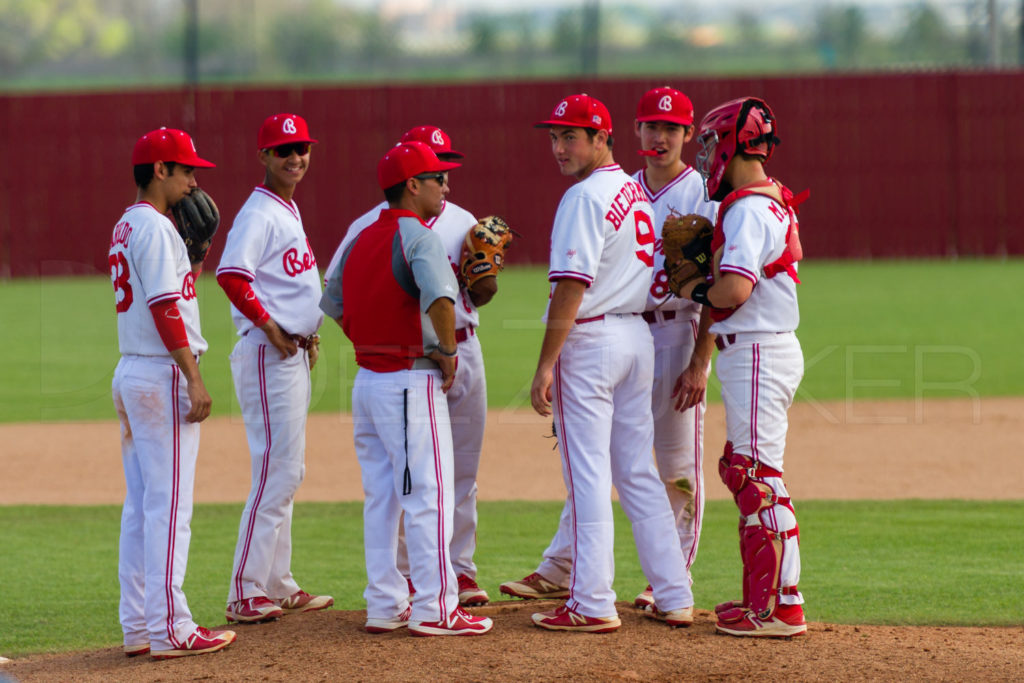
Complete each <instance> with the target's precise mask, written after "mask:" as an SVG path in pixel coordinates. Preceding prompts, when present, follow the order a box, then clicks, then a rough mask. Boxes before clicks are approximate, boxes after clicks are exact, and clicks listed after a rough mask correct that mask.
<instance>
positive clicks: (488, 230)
mask: <svg viewBox="0 0 1024 683" xmlns="http://www.w3.org/2000/svg"><path fill="white" fill-rule="evenodd" d="M513 236H516V237H518V236H519V233H517V232H516V231H515V230H513V229H512V228H510V227H508V223H506V222H505V220H504V219H502V218H500V217H498V216H486V217H484V218H481V219H480V220H479V221H477V224H476V225H474V226H473V227H472V228H470V229H469V232H468V233H466V241H465V242H464V243H463V245H462V263H461V264H460V267H459V273H460V274H461V275H462V279H463V281H464V282H465V283H466V287H467V288H469V289H472V288H473V285H474V284H476V283H477V282H478V281H479V280H482V279H483V278H485V277H496V276H497V275H498V271H500V270H502V269H503V268H504V267H505V250H506V249H508V248H509V246H510V245H511V244H512V237H513Z"/></svg>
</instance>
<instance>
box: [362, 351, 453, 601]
mask: <svg viewBox="0 0 1024 683" xmlns="http://www.w3.org/2000/svg"><path fill="white" fill-rule="evenodd" d="M352 420H353V435H354V440H355V448H356V456H357V457H358V459H359V467H360V469H361V471H362V479H363V494H364V503H363V538H364V544H365V555H366V576H367V586H366V590H365V592H364V593H363V597H365V598H366V616H367V618H369V619H391V618H394V617H396V616H398V615H400V614H401V613H402V612H403V611H405V609H406V607H408V605H409V587H408V585H407V583H406V581H405V578H404V577H403V576H402V574H401V573H400V572H399V571H398V566H397V552H398V525H399V521H400V519H401V518H402V517H403V515H404V528H405V542H406V548H407V550H408V556H409V570H410V576H411V579H412V583H413V585H414V586H415V587H416V594H415V595H414V596H413V602H412V614H411V620H412V621H444V620H446V619H447V618H448V617H449V616H450V615H451V613H452V612H453V611H455V609H456V608H457V607H458V606H459V596H458V583H457V581H456V579H455V571H454V570H453V569H452V563H451V557H450V555H449V546H450V544H451V539H452V518H453V511H452V500H453V497H454V487H453V457H452V432H451V424H450V421H449V417H448V401H447V400H446V398H445V395H444V394H443V393H442V392H441V373H440V371H439V370H399V371H397V372H374V371H372V370H368V369H366V368H360V369H359V372H358V374H357V375H356V379H355V382H354V384H353V387H352Z"/></svg>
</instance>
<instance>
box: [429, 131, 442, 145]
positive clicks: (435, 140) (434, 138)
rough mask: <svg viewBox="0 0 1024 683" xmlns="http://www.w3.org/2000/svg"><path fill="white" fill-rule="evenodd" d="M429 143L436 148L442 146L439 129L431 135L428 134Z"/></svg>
mask: <svg viewBox="0 0 1024 683" xmlns="http://www.w3.org/2000/svg"><path fill="white" fill-rule="evenodd" d="M430 141H431V142H433V143H434V144H435V145H438V146H441V145H443V144H444V136H443V135H441V130H440V129H438V130H435V131H434V132H433V133H431V134H430Z"/></svg>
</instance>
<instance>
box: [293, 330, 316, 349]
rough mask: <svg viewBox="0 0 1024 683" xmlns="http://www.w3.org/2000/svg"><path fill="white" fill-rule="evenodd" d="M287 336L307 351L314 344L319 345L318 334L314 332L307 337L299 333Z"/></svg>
mask: <svg viewBox="0 0 1024 683" xmlns="http://www.w3.org/2000/svg"><path fill="white" fill-rule="evenodd" d="M289 336H290V337H291V338H292V341H294V342H295V344H296V345H297V346H298V347H299V348H300V349H304V350H306V351H309V350H310V349H312V348H313V347H314V346H320V335H319V334H317V333H315V332H314V333H313V334H311V335H309V336H308V337H303V336H302V335H301V334H292V335H289Z"/></svg>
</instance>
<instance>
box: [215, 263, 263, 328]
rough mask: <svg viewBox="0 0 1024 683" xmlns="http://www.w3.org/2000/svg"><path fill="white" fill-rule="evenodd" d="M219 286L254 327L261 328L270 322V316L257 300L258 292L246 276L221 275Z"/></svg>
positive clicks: (218, 281)
mask: <svg viewBox="0 0 1024 683" xmlns="http://www.w3.org/2000/svg"><path fill="white" fill-rule="evenodd" d="M217 284H218V285H220V286H221V289H223V290H224V293H225V294H227V295H228V299H229V300H230V301H231V303H232V304H234V306H235V308H237V309H238V310H239V311H241V313H242V315H244V316H245V317H246V318H248V319H249V320H251V321H252V324H253V325H255V326H256V327H260V326H261V325H264V324H266V322H267V321H268V320H270V314H269V313H267V311H266V309H265V308H263V304H261V303H260V300H259V299H257V298H256V292H254V291H253V289H252V285H251V284H249V280H247V279H246V278H245V277H244V276H242V275H238V274H237V273H221V274H219V275H218V276H217Z"/></svg>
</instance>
